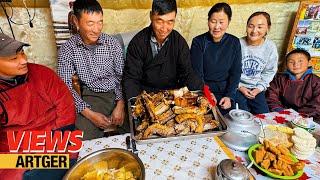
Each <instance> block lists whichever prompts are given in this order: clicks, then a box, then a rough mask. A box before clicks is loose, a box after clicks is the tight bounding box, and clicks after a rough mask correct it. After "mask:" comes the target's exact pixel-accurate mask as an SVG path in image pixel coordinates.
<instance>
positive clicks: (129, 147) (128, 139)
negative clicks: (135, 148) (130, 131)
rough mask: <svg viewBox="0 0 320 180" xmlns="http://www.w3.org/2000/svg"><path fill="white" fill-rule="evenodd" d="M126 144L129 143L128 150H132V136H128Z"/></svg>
mask: <svg viewBox="0 0 320 180" xmlns="http://www.w3.org/2000/svg"><path fill="white" fill-rule="evenodd" d="M126 145H127V150H128V151H132V149H131V141H130V136H127V137H126Z"/></svg>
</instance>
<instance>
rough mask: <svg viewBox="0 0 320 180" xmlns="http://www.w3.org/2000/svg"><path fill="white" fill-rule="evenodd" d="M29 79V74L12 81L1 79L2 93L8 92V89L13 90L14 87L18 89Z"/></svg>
mask: <svg viewBox="0 0 320 180" xmlns="http://www.w3.org/2000/svg"><path fill="white" fill-rule="evenodd" d="M27 77H28V74H26V75H21V76H16V77H15V78H12V79H2V78H0V88H1V89H0V92H1V91H6V90H8V89H11V88H13V87H16V86H18V85H20V84H23V83H24V82H26V80H27Z"/></svg>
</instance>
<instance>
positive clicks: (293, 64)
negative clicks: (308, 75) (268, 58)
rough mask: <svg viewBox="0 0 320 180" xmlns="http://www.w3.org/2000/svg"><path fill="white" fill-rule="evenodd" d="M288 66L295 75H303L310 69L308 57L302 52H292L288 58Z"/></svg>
mask: <svg viewBox="0 0 320 180" xmlns="http://www.w3.org/2000/svg"><path fill="white" fill-rule="evenodd" d="M287 67H288V69H289V71H290V72H292V73H293V74H294V75H295V76H298V77H299V76H300V77H301V76H302V75H303V74H304V73H305V72H306V71H307V70H308V67H309V61H308V58H307V56H305V55H304V54H302V53H294V54H291V55H290V56H289V57H288V59H287Z"/></svg>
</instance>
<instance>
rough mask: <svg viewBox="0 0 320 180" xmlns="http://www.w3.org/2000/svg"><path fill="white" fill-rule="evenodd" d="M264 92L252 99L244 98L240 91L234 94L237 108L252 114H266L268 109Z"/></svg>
mask: <svg viewBox="0 0 320 180" xmlns="http://www.w3.org/2000/svg"><path fill="white" fill-rule="evenodd" d="M265 93H266V92H265V91H262V92H260V93H259V94H257V95H256V97H255V98H254V99H248V98H246V97H245V96H244V95H243V94H242V93H241V92H240V91H237V93H236V102H237V103H238V104H239V108H240V109H242V110H245V111H249V112H251V113H252V114H262V113H268V112H269V108H268V105H267V101H266V96H265Z"/></svg>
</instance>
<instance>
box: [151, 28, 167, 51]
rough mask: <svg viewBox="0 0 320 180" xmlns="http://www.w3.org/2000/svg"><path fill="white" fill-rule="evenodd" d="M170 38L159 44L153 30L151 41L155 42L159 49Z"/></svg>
mask: <svg viewBox="0 0 320 180" xmlns="http://www.w3.org/2000/svg"><path fill="white" fill-rule="evenodd" d="M168 39H169V36H168V37H167V38H166V39H165V40H164V41H163V43H162V44H159V43H158V41H157V39H156V36H155V35H154V32H153V31H152V32H151V42H152V43H153V44H155V45H156V46H157V49H159V50H160V49H161V48H162V47H163V46H164V44H165V43H166V42H167V41H168Z"/></svg>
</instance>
